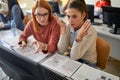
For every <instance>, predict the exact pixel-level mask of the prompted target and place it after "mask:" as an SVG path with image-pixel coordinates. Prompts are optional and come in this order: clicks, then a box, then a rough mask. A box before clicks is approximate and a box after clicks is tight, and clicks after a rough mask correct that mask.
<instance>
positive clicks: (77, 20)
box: [66, 8, 85, 28]
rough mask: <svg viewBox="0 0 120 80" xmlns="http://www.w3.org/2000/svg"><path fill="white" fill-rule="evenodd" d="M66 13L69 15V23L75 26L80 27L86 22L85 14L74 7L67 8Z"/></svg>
mask: <svg viewBox="0 0 120 80" xmlns="http://www.w3.org/2000/svg"><path fill="white" fill-rule="evenodd" d="M66 15H67V17H68V20H69V23H70V24H71V26H72V27H73V28H78V27H80V26H81V25H82V24H83V23H84V18H85V14H82V13H81V12H80V11H78V10H77V9H74V8H69V9H67V10H66Z"/></svg>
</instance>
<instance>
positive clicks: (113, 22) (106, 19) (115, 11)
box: [103, 6, 120, 34]
mask: <svg viewBox="0 0 120 80" xmlns="http://www.w3.org/2000/svg"><path fill="white" fill-rule="evenodd" d="M103 23H104V24H107V25H108V26H109V27H111V28H112V30H110V32H111V33H113V34H120V8H118V7H107V6H104V7H103Z"/></svg>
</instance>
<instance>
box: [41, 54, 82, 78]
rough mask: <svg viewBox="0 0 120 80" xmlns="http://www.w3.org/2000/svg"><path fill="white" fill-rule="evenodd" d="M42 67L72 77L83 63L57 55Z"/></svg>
mask: <svg viewBox="0 0 120 80" xmlns="http://www.w3.org/2000/svg"><path fill="white" fill-rule="evenodd" d="M42 65H43V66H45V67H47V68H49V69H51V70H52V71H54V72H56V73H58V74H62V75H64V76H66V77H70V76H71V75H73V73H74V72H75V71H76V70H77V69H78V68H79V67H80V66H81V63H79V62H77V61H74V60H71V59H70V58H68V57H66V56H63V55H60V54H58V53H55V54H54V55H53V56H51V57H50V58H48V59H47V60H46V61H44V62H43V63H42Z"/></svg>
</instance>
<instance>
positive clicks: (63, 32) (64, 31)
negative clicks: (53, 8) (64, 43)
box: [54, 14, 66, 34]
mask: <svg viewBox="0 0 120 80" xmlns="http://www.w3.org/2000/svg"><path fill="white" fill-rule="evenodd" d="M54 17H55V19H56V20H57V23H58V24H59V25H60V30H61V34H66V24H65V22H64V21H63V20H60V19H59V17H58V16H57V15H56V14H55V15H54Z"/></svg>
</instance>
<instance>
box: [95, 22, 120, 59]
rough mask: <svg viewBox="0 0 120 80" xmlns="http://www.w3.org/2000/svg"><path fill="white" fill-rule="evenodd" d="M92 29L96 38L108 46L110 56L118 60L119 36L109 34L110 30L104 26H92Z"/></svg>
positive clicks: (119, 56)
mask: <svg viewBox="0 0 120 80" xmlns="http://www.w3.org/2000/svg"><path fill="white" fill-rule="evenodd" d="M93 27H94V28H95V29H96V31H97V33H98V36H100V37H101V38H103V39H105V40H106V41H107V42H108V43H109V44H110V48H111V50H110V56H111V57H113V58H116V59H118V60H120V35H117V34H112V33H110V32H109V30H111V28H109V27H107V25H105V24H102V25H100V26H96V25H93Z"/></svg>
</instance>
